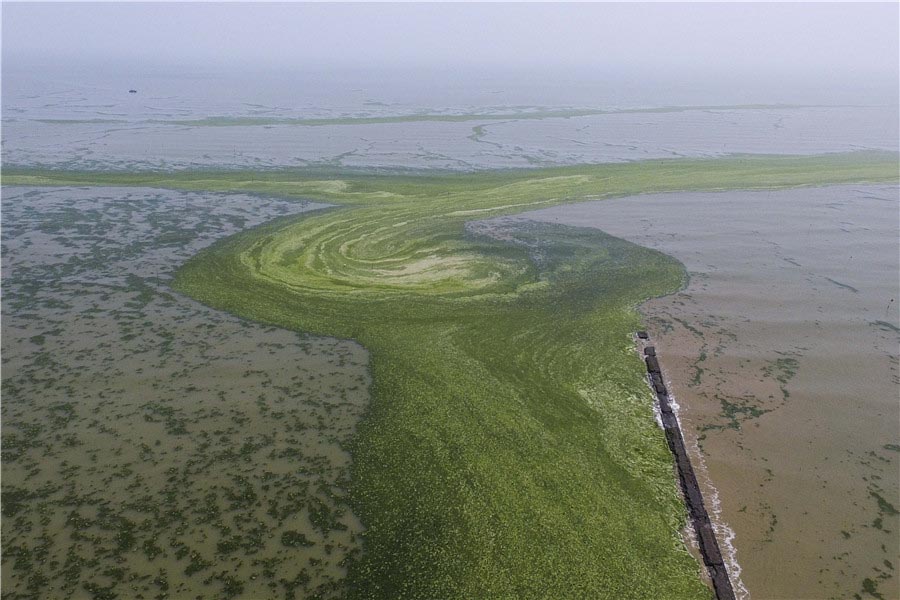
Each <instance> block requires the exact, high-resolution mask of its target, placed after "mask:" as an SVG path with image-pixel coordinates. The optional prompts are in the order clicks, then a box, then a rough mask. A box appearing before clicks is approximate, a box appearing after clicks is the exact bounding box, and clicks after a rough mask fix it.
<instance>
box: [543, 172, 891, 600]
mask: <svg viewBox="0 0 900 600" xmlns="http://www.w3.org/2000/svg"><path fill="white" fill-rule="evenodd" d="M898 206H900V194H898V188H897V187H896V186H892V185H856V186H832V187H821V188H800V189H793V190H783V191H771V192H770V191H735V192H726V193H674V194H654V195H645V196H637V197H633V198H625V199H618V200H609V201H601V202H590V203H585V204H575V205H570V206H562V207H557V208H551V209H547V210H542V211H537V212H533V213H529V214H528V215H527V218H530V219H538V220H545V221H552V222H556V223H564V224H569V225H577V226H589V227H597V228H600V229H603V230H604V231H606V232H607V233H611V234H613V235H616V236H619V237H623V238H625V239H628V240H629V241H632V242H636V243H638V244H641V245H644V246H649V247H652V248H655V249H658V250H661V251H663V252H666V253H669V254H671V255H673V256H675V257H677V258H678V259H679V260H681V261H682V262H683V263H684V264H685V266H686V267H687V270H688V272H689V273H690V283H689V284H688V286H687V287H686V288H685V289H684V290H682V291H681V292H680V293H678V294H674V295H672V296H667V297H664V298H659V299H655V300H651V301H649V302H647V303H646V304H644V305H643V306H642V308H641V310H642V312H643V313H644V315H645V317H646V319H647V322H648V325H649V329H650V333H651V335H652V336H653V338H654V340H655V342H656V345H657V346H658V348H659V352H660V355H661V358H662V364H663V367H664V369H665V371H666V374H667V376H668V378H669V379H670V387H669V389H670V390H672V391H673V393H674V395H675V398H676V400H677V401H678V404H679V405H680V409H679V416H680V419H681V423H682V427H683V428H684V430H685V437H686V439H687V440H688V442H689V443H690V444H691V445H692V446H693V452H694V459H695V461H697V462H698V463H699V464H700V465H701V468H700V473H701V475H702V477H701V479H703V480H704V484H705V487H706V494H707V497H708V498H711V499H712V500H713V502H714V504H715V507H716V513H717V521H718V534H719V537H720V542H725V544H726V546H728V547H730V554H731V557H730V558H731V560H732V571H733V573H734V574H736V575H738V576H739V579H740V581H738V582H737V584H738V588H739V590H740V591H741V592H742V594H743V595H744V596H746V595H747V592H749V595H750V596H752V597H754V598H780V599H797V598H810V599H812V598H851V597H854V595H856V594H859V595H860V596H862V597H865V596H866V595H867V594H868V595H870V596H871V595H873V594H871V593H870V592H875V593H880V594H882V596H883V597H884V598H897V597H900V584H898V578H897V576H896V573H895V569H897V568H898V565H900V552H898V547H897V531H898V528H900V520H898V509H900V504H898V501H897V499H898V497H900V475H898V473H900V472H898V466H900V454H898V452H900V430H898V423H900V406H898V402H897V390H898V385H900V373H898V344H900V315H898V309H897V304H898V296H897V294H898V288H900V282H898V277H900V264H898V262H900V259H898V255H897V239H898V216H900V213H898V210H900V209H898ZM735 559H736V561H737V562H736V563H735Z"/></svg>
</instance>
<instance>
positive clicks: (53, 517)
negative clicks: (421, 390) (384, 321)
mask: <svg viewBox="0 0 900 600" xmlns="http://www.w3.org/2000/svg"><path fill="white" fill-rule="evenodd" d="M2 192H3V291H4V294H3V305H2V308H3V372H2V376H3V379H2V381H3V388H2V391H3V401H2V416H3V422H2V423H3V425H2V446H3V466H2V477H3V520H2V538H3V555H2V578H3V595H4V598H6V597H9V598H41V599H45V598H90V597H93V598H112V597H119V598H230V597H244V598H270V597H271V598H275V597H279V598H293V597H297V598H302V597H310V596H312V595H314V594H318V597H335V596H340V590H341V587H340V586H341V581H342V578H343V576H344V568H343V566H342V564H343V562H342V561H344V560H345V559H346V558H347V557H348V556H350V555H351V554H352V553H354V552H357V551H358V547H359V544H358V535H359V533H360V532H361V530H362V527H361V525H360V523H359V521H358V520H357V519H356V518H355V517H354V515H353V514H352V512H351V511H350V510H349V509H348V507H347V503H346V497H345V492H344V488H345V483H346V478H347V476H348V467H349V461H350V457H349V454H348V453H347V451H346V450H345V445H346V442H347V441H348V440H349V438H350V437H351V435H352V433H353V431H354V428H355V425H356V423H357V422H358V420H359V418H360V417H361V415H362V412H363V411H364V409H365V406H366V403H367V399H368V392H367V390H368V382H369V379H368V372H367V367H366V364H367V355H366V353H365V351H364V350H363V349H362V348H361V347H359V346H358V345H357V344H354V343H352V342H347V341H338V340H332V339H325V338H312V337H302V336H299V335H297V334H295V333H290V332H287V331H284V330H280V329H275V328H270V327H265V326H262V325H257V324H252V323H247V322H244V321H241V320H239V319H236V318H233V317H230V316H228V315H225V314H222V313H219V312H216V311H213V310H211V309H209V308H206V307H204V306H202V305H199V304H197V303H195V302H193V301H191V300H189V299H187V298H185V297H183V296H180V295H178V294H176V293H174V292H172V291H171V289H169V288H168V285H167V284H168V282H169V280H170V277H171V274H172V272H173V271H174V269H175V268H177V266H178V265H180V264H181V263H182V262H183V261H184V260H186V259H187V258H188V257H190V256H192V255H193V254H194V253H195V252H196V251H197V250H198V249H200V248H201V247H203V246H206V245H208V244H209V243H211V242H212V241H213V240H214V239H216V238H219V237H223V236H226V235H229V234H231V233H234V232H236V231H238V230H240V229H243V228H246V227H250V226H252V225H254V224H256V223H260V222H264V221H267V220H270V219H272V218H275V217H277V216H280V215H285V214H290V213H295V212H298V211H302V210H307V209H310V208H315V206H313V205H310V204H304V203H298V202H288V201H283V200H277V199H267V198H257V197H250V196H245V195H239V194H232V195H223V194H208V193H203V194H200V193H180V192H172V191H163V190H153V189H139V188H128V189H117V188H16V187H4V188H3V189H2Z"/></svg>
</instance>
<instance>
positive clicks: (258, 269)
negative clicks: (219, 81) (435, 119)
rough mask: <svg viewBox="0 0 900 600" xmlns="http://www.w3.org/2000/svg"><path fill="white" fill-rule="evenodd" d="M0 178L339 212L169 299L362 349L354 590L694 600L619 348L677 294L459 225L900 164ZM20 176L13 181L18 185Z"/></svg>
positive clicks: (609, 244)
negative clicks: (647, 303)
mask: <svg viewBox="0 0 900 600" xmlns="http://www.w3.org/2000/svg"><path fill="white" fill-rule="evenodd" d="M4 178H5V180H6V181H5V183H10V182H16V183H43V184H52V183H57V184H78V183H82V184H104V183H115V184H116V185H128V184H132V185H155V186H160V187H178V188H186V189H208V190H214V191H232V190H240V191H242V192H248V191H252V192H256V193H265V194H278V195H282V196H296V197H304V198H313V199H317V200H322V201H325V202H331V203H333V204H337V205H340V206H337V207H335V208H331V209H328V210H325V211H320V212H317V213H314V214H308V215H301V216H298V217H288V218H284V219H279V220H277V221H274V222H271V223H269V224H267V225H263V226H260V227H258V228H255V229H252V230H248V231H246V232H243V233H240V234H238V235H236V236H233V237H231V238H228V239H226V240H224V241H222V242H219V243H217V244H215V245H213V246H212V247H210V248H208V249H206V250H204V251H202V252H201V253H200V254H198V255H197V256H196V257H194V258H193V259H191V260H190V261H189V262H188V263H187V264H185V265H184V267H182V269H181V270H180V271H179V273H178V276H177V278H176V282H175V287H176V288H177V289H179V290H180V291H183V292H185V293H187V294H188V295H190V296H192V297H194V298H197V299H198V300H200V301H202V302H205V303H207V304H209V305H211V306H214V307H216V308H220V309H224V310H228V311H230V312H233V313H235V314H238V315H240V316H243V317H246V318H250V319H254V320H257V321H262V322H266V323H271V324H276V325H279V326H282V327H286V328H289V329H296V330H300V331H306V332H312V333H317V334H322V335H330V336H336V337H345V338H353V339H356V340H359V341H360V342H361V343H362V344H363V345H364V346H365V347H366V348H368V349H369V351H370V353H371V370H372V375H373V381H374V384H373V397H372V404H371V407H370V409H369V412H368V414H367V416H366V418H365V419H364V421H363V423H362V425H361V426H360V428H359V429H358V432H357V435H356V438H355V440H354V442H353V445H352V453H353V458H354V463H353V479H352V484H351V489H350V498H351V503H352V505H353V507H354V511H355V512H356V513H357V514H358V515H359V516H360V517H361V519H362V521H363V522H364V524H365V525H366V528H367V530H366V533H365V537H364V552H363V553H362V554H361V555H360V556H359V557H357V558H356V559H355V560H354V561H352V563H351V564H350V565H349V567H350V571H349V576H348V577H349V581H348V586H349V590H350V595H352V596H356V597H361V598H381V597H390V598H468V597H485V598H487V597H489V598H513V597H530V598H547V597H559V598H563V597H572V598H575V597H582V598H583V597H593V598H673V599H674V598H703V597H709V591H708V590H707V589H706V587H705V586H704V585H703V584H702V582H701V581H700V579H699V577H698V565H697V564H696V562H695V561H694V560H693V559H692V558H691V556H690V555H689V554H688V553H687V551H686V550H685V548H684V545H683V543H682V542H681V540H680V537H679V533H678V532H679V530H680V528H681V527H682V525H683V522H684V507H683V505H682V503H681V499H680V497H679V494H678V490H677V488H676V484H675V480H674V477H673V472H672V460H671V457H670V455H669V454H668V450H667V448H666V445H665V440H664V436H663V433H662V431H661V430H660V429H659V428H658V427H657V426H656V424H655V421H654V418H653V414H652V410H651V406H652V399H651V395H650V392H649V389H648V388H647V387H646V385H645V384H644V382H643V372H642V363H641V361H640V360H639V359H638V357H637V355H636V354H635V353H634V352H633V349H632V343H631V339H630V332H632V331H633V330H634V329H635V328H637V326H638V324H639V321H638V316H637V314H636V312H635V311H634V310H633V307H634V306H635V305H636V304H637V303H638V302H640V301H641V300H643V299H646V298H648V297H651V296H656V295H661V294H665V293H669V292H671V291H674V290H675V289H677V288H678V287H679V286H680V285H681V284H682V282H683V278H684V270H683V267H682V266H681V265H680V263H678V262H677V261H675V260H674V259H672V258H670V257H667V256H666V255H663V254H661V253H658V252H655V251H652V250H649V249H645V248H641V247H639V246H636V245H633V244H630V243H628V242H625V241H623V240H620V239H617V238H613V237H611V236H608V235H605V234H603V233H602V232H598V231H595V230H588V229H580V228H571V227H563V226H558V225H552V224H537V223H524V224H522V223H519V224H513V223H505V222H503V221H499V222H497V221H495V222H492V223H490V224H471V223H469V222H471V221H473V220H477V219H484V218H489V217H495V216H502V215H508V214H513V213H516V212H521V211H523V210H527V209H529V208H537V207H544V206H550V205H553V204H559V203H563V202H574V201H578V200H581V199H586V198H603V197H613V196H622V195H629V194H634V193H641V192H649V191H668V190H694V189H696V190H715V189H730V188H776V187H790V186H797V185H817V184H824V183H842V182H855V181H896V179H897V156H896V154H869V153H865V154H864V153H855V154H850V155H828V156H821V157H792V158H783V157H780V158H775V157H735V158H731V159H723V160H716V161H704V160H679V161H649V162H643V163H630V164H624V165H606V166H577V167H565V168H558V169H542V170H532V171H509V172H490V173H475V174H441V173H437V174H430V175H407V176H399V175H378V174H373V173H365V172H344V173H324V172H320V173H315V172H270V173H246V172H243V173H242V172H219V173H196V172H184V173H174V174H173V173H137V174H96V173H81V174H79V173H63V172H59V173H56V172H48V171H43V172H37V171H33V172H24V171H22V172H12V173H6V174H5V176H4ZM10 180H12V181H10Z"/></svg>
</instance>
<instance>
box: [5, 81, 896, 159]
mask: <svg viewBox="0 0 900 600" xmlns="http://www.w3.org/2000/svg"><path fill="white" fill-rule="evenodd" d="M551 83H552V82H547V81H543V80H540V79H537V80H536V79H534V78H528V77H525V76H520V77H512V76H505V77H488V76H481V77H472V78H469V79H467V80H464V81H463V80H456V79H454V78H452V77H451V78H445V79H442V78H440V77H438V76H436V75H434V74H430V75H429V74H421V73H419V74H416V73H413V74H410V75H409V76H408V77H403V76H400V75H398V74H396V73H393V74H378V73H370V74H364V75H357V76H355V77H350V76H342V75H332V76H329V75H328V74H324V73H319V74H309V73H306V74H291V73H284V74H281V75H279V74H267V75H263V74H246V75H243V76H240V75H237V74H230V75H228V76H225V75H215V74H193V75H191V74H187V73H182V74H178V73H174V74H166V75H159V74H157V75H153V76H150V75H146V74H140V73H136V74H130V75H129V74H120V75H119V76H117V77H113V76H112V75H107V76H105V77H104V76H103V75H102V74H100V73H90V72H58V73H55V74H54V73H53V72H42V73H32V72H20V71H13V72H4V86H3V111H2V118H3V135H2V153H3V161H4V164H5V165H6V166H24V167H28V166H31V167H36V166H37V167H53V168H66V169H102V170H110V169H112V170H129V169H185V168H234V167H239V168H252V169H273V168H283V167H304V166H317V167H379V168H392V169H416V168H419V169H421V168H424V169H435V168H437V169H457V170H475V169H485V168H508V167H534V166H552V165H564V164H576V163H598V162H621V161H631V160H642V159H649V158H669V157H678V156H696V157H714V156H722V155H726V154H739V153H762V154H814V153H822V152H845V151H852V150H862V149H878V150H897V149H898V147H900V142H898V129H900V122H898V115H897V110H896V103H892V102H889V101H887V100H885V99H884V98H882V97H876V98H874V99H870V100H866V102H865V103H864V105H863V104H861V103H860V101H857V102H856V103H855V104H849V103H847V102H846V101H842V96H841V95H837V94H832V95H827V94H826V95H818V96H817V95H809V96H798V97H795V96H793V95H791V94H785V93H778V92H777V91H772V90H770V91H768V92H766V93H764V94H751V93H747V94H740V93H735V92H726V91H723V90H719V91H705V92H704V91H701V90H694V91H693V92H691V93H687V92H686V91H684V89H683V86H682V87H680V86H674V85H673V86H671V87H669V88H666V89H663V90H660V89H655V90H654V89H651V88H649V87H641V86H640V85H637V84H635V83H634V82H629V81H628V80H626V79H622V78H621V77H619V78H618V79H612V78H610V77H608V76H603V75H600V74H594V75H591V74H587V75H585V76H583V77H581V78H572V79H571V80H566V81H565V83H564V84H558V85H551ZM129 89H135V90H136V93H134V94H132V93H129ZM786 102H787V103H789V104H791V106H788V105H786ZM672 107H680V108H676V110H674V111H673V110H672ZM647 109H652V110H658V109H663V110H661V111H659V112H646V110H647ZM635 111H637V112H635ZM459 117H464V120H461V121H460V120H451V121H447V120H441V119H447V118H453V119H458V118H459ZM310 119H313V120H320V121H321V120H325V121H324V123H321V122H320V124H317V125H314V126H310V125H308V124H307V125H304V124H303V123H304V122H306V123H308V122H309V120H310ZM360 119H368V120H369V121H368V122H367V121H360ZM373 119H374V120H375V122H372V120H373ZM384 119H388V122H383V120H384ZM422 119H426V120H422ZM379 120H381V121H382V122H379Z"/></svg>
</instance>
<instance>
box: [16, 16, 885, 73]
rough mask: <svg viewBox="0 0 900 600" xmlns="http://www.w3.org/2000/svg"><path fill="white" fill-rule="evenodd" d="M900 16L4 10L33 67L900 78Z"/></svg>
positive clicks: (22, 56)
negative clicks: (570, 70)
mask: <svg viewBox="0 0 900 600" xmlns="http://www.w3.org/2000/svg"><path fill="white" fill-rule="evenodd" d="M898 10H900V9H898V4H896V3H881V4H851V3H846V4H811V3H806V4H675V3H672V4H216V3H203V4H162V3H148V4H144V3H128V4H102V3H101V4H81V3H78V4H76V3H71V4H26V3H13V2H3V3H2V19H3V53H4V68H10V67H16V66H19V65H24V64H26V63H34V62H47V63H52V62H60V61H65V62H70V61H82V62H87V61H96V60H101V61H107V62H109V61H118V62H123V63H129V64H135V63H139V64H166V63H179V64H182V65H202V66H208V67H219V66H228V65H254V64H255V65H259V66H264V67H279V66H284V65H287V66H291V67H300V68H311V67H331V66H361V67H368V66H397V67H404V66H443V67H447V66H450V67H452V66H485V67H491V68H493V67H509V68H528V67H537V68H548V67H549V68H559V67H565V66H571V67H591V68H606V69H612V70H619V69H630V68H635V69H641V70H649V71H657V72H664V71H669V70H672V69H675V70H681V71H685V72H688V73H691V72H696V71H703V72H708V73H716V72H728V73H731V74H734V73H736V72H744V71H746V72H759V71H766V72H777V73H806V74H812V75H814V76H816V77H825V78H827V77H840V76H843V75H844V74H848V73H856V74H857V75H873V74H877V75H881V76H887V77H889V78H896V77H897V75H896V74H897V71H898V53H900V47H898V18H900V12H898Z"/></svg>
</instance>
